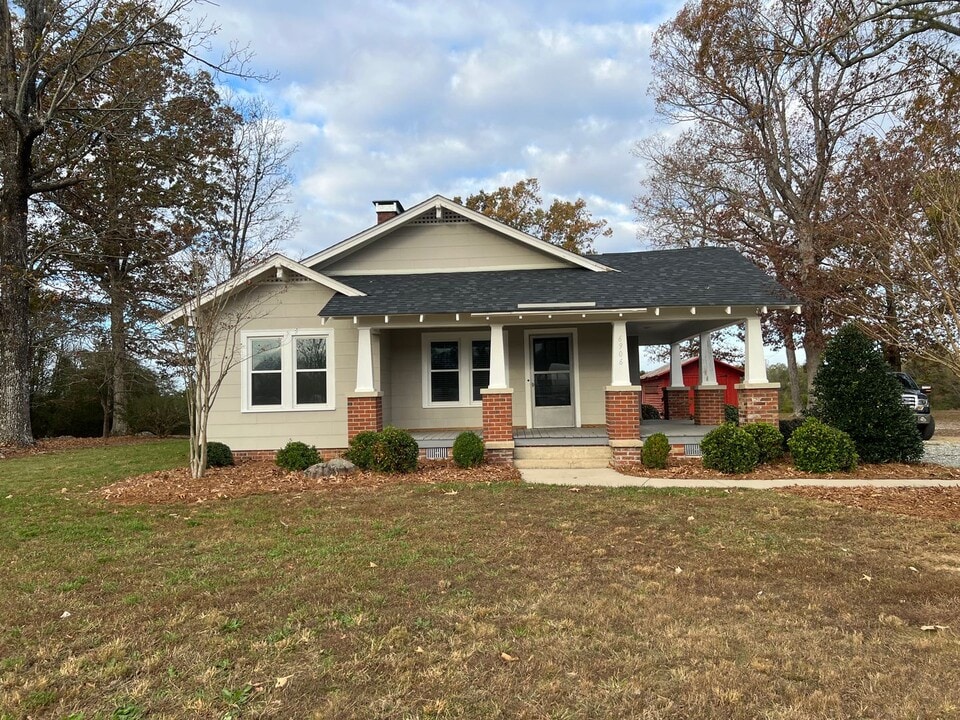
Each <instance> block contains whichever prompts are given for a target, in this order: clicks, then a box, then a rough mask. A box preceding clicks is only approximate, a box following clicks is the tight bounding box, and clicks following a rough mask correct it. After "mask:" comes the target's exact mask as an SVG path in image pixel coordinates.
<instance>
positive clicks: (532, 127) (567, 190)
mask: <svg viewBox="0 0 960 720" xmlns="http://www.w3.org/2000/svg"><path fill="white" fill-rule="evenodd" d="M679 7H680V3H676V2H664V3H626V2H612V1H604V0H598V1H596V2H591V3H584V2H577V1H574V0H561V1H559V2H553V3H543V4H541V3H533V2H517V1H513V2H509V1H500V0H495V1H493V2H482V3H481V2H472V1H470V2H456V1H454V2H369V1H367V0H362V1H360V2H345V3H344V2H338V3H333V2H327V1H326V0H321V1H320V2H303V1H301V0H292V1H288V2H274V3H264V2H262V0H234V1H232V2H229V3H224V4H222V5H219V6H209V5H208V6H205V8H204V10H205V12H206V14H207V16H208V19H209V20H211V21H212V22H214V23H216V24H217V25H219V26H220V28H221V30H220V34H219V40H218V42H227V41H230V40H235V41H239V42H240V43H249V44H250V46H251V48H252V49H253V50H254V51H255V53H256V58H255V61H254V63H255V65H256V67H257V69H258V70H261V71H267V72H271V73H276V74H277V77H276V79H275V80H273V81H272V82H271V83H269V84H267V85H263V86H254V85H248V86H247V89H248V90H249V91H251V92H256V93H258V94H261V95H263V96H265V97H266V98H267V99H269V100H270V101H271V103H273V105H274V106H275V107H276V108H277V109H278V111H279V112H280V115H281V117H282V118H283V120H284V122H285V128H286V133H287V136H288V138H289V139H290V140H291V141H294V142H297V143H299V144H300V151H299V152H298V153H297V155H296V157H295V159H294V163H293V170H294V173H295V176H296V186H295V190H294V193H293V197H294V202H295V209H296V211H297V212H298V214H299V215H300V229H299V232H298V233H297V235H296V237H295V238H294V240H293V241H292V242H291V243H290V244H289V246H288V247H286V248H284V250H285V251H286V252H287V253H289V254H290V255H292V256H294V257H300V256H303V255H309V254H311V253H313V252H315V251H317V250H319V249H321V248H323V247H326V246H328V245H331V244H332V243H334V242H337V241H339V240H341V239H343V238H344V237H347V236H350V235H352V234H354V233H356V232H358V231H359V230H362V229H363V228H365V227H367V226H369V225H370V224H372V222H373V220H374V214H373V206H372V205H371V201H372V200H379V199H398V200H400V201H401V202H403V203H405V204H407V205H412V204H414V203H416V202H419V201H420V200H423V199H425V198H426V197H429V196H430V195H433V194H435V193H440V194H443V195H446V196H448V197H453V196H454V195H467V194H470V193H473V192H475V191H477V190H480V189H486V190H492V189H494V188H496V187H498V186H500V185H504V184H512V183H514V182H516V181H517V180H519V179H522V178H525V177H537V178H539V179H540V183H541V187H542V189H543V192H544V196H545V199H546V200H547V201H549V200H550V199H551V198H553V197H560V198H564V199H573V198H576V197H584V198H586V200H587V202H588V206H589V208H590V209H591V210H592V211H593V212H594V214H595V215H597V216H599V217H604V218H606V219H607V220H608V221H609V222H610V225H611V227H612V228H613V230H614V235H613V237H611V238H607V239H602V241H601V242H600V243H599V244H598V248H599V249H600V250H601V251H616V250H631V249H637V248H639V247H640V241H639V240H638V239H637V227H636V223H635V221H634V217H633V212H632V210H631V208H630V203H631V200H632V198H633V196H634V195H635V194H636V192H637V188H638V186H639V182H640V180H641V178H642V176H643V167H642V165H641V164H640V161H639V160H638V159H637V158H635V157H634V156H633V155H632V154H631V148H632V146H633V144H634V143H635V142H636V141H637V140H639V139H641V138H643V137H646V136H648V135H650V134H651V133H655V132H659V131H662V130H664V129H665V128H664V127H663V126H662V125H660V124H659V121H658V118H657V117H656V114H655V109H654V104H653V100H652V98H650V97H649V96H648V94H647V88H648V86H649V84H650V73H649V48H650V42H651V39H652V36H653V33H654V31H655V30H656V27H657V26H658V25H659V24H660V23H661V22H662V21H664V20H666V19H669V18H670V17H672V16H673V15H674V14H675V13H676V11H677V10H678V9H679Z"/></svg>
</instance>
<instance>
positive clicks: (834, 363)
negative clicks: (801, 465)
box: [813, 325, 923, 463]
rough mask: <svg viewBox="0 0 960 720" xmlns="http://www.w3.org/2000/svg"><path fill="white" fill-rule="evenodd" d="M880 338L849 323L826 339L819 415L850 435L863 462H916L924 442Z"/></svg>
mask: <svg viewBox="0 0 960 720" xmlns="http://www.w3.org/2000/svg"><path fill="white" fill-rule="evenodd" d="M889 371H890V368H889V367H887V364H886V363H885V362H884V360H883V355H882V354H881V353H880V350H879V349H878V348H877V346H876V343H874V342H873V341H872V340H870V339H869V338H868V337H867V336H866V335H864V334H863V333H862V332H861V331H860V330H858V329H857V328H856V327H855V326H853V325H846V326H845V327H843V328H841V329H840V331H839V332H838V333H837V334H836V335H835V336H834V337H833V338H832V339H831V340H830V342H829V343H827V347H826V349H825V350H824V353H823V364H822V365H821V366H820V370H819V371H818V372H817V376H816V378H814V381H813V386H814V389H815V391H816V398H817V399H816V407H815V414H816V416H817V417H818V418H820V420H822V421H823V422H825V423H826V424H827V425H832V426H833V427H835V428H838V429H839V430H843V431H844V432H845V433H847V434H848V435H849V436H850V437H851V438H852V439H853V442H854V444H855V445H856V448H857V454H858V455H859V456H860V457H861V458H862V459H863V461H864V462H871V463H875V462H916V461H918V460H920V458H921V457H922V456H923V442H922V441H921V440H920V432H919V431H918V430H917V420H916V417H915V416H914V413H913V411H912V410H910V409H909V408H907V407H906V406H904V404H903V400H902V398H901V395H900V384H899V383H898V382H897V379H896V378H895V377H894V376H893V375H891V374H890V372H889Z"/></svg>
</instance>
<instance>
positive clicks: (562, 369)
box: [530, 335, 576, 428]
mask: <svg viewBox="0 0 960 720" xmlns="http://www.w3.org/2000/svg"><path fill="white" fill-rule="evenodd" d="M530 358H531V368H530V371H531V372H530V391H531V393H532V405H533V414H532V420H533V427H535V428H549V427H574V426H575V425H576V411H575V408H574V404H573V403H574V397H573V389H574V388H573V342H572V337H571V336H570V335H534V336H532V337H531V338H530Z"/></svg>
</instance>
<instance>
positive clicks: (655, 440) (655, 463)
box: [641, 433, 670, 470]
mask: <svg viewBox="0 0 960 720" xmlns="http://www.w3.org/2000/svg"><path fill="white" fill-rule="evenodd" d="M668 457H670V441H669V440H668V439H667V436H666V435H664V434H663V433H654V434H653V435H651V436H650V437H648V438H647V439H646V440H645V441H644V443H643V455H642V456H641V461H642V462H643V466H644V467H647V468H650V469H652V470H663V469H664V468H665V467H666V466H667V458H668Z"/></svg>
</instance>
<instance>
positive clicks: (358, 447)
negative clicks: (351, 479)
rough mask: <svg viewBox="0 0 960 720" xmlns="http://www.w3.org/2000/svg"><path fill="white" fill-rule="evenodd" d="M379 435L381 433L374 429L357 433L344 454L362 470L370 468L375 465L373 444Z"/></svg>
mask: <svg viewBox="0 0 960 720" xmlns="http://www.w3.org/2000/svg"><path fill="white" fill-rule="evenodd" d="M378 436H379V433H378V432H376V431H374V430H364V431H363V432H359V433H357V434H356V435H354V436H353V439H352V440H350V447H349V448H348V449H347V451H346V452H345V453H344V454H343V456H344V457H345V458H346V459H347V460H349V461H350V462H352V463H353V464H354V465H356V466H357V467H358V468H360V469H361V470H369V469H370V468H372V467H373V445H374V443H375V442H376V441H377V437H378Z"/></svg>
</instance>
